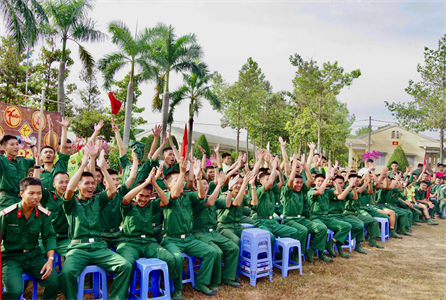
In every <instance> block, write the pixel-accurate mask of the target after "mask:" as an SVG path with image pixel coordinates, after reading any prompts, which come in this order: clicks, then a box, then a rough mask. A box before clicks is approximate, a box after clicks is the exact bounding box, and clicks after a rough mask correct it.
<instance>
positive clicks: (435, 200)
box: [429, 172, 441, 216]
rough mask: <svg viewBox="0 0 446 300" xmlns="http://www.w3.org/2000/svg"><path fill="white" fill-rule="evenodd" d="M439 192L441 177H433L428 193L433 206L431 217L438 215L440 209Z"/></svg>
mask: <svg viewBox="0 0 446 300" xmlns="http://www.w3.org/2000/svg"><path fill="white" fill-rule="evenodd" d="M434 176H436V175H435V172H434ZM440 190H441V177H438V178H437V177H435V181H434V184H433V185H431V189H430V191H429V194H430V195H429V200H430V201H431V202H432V204H434V209H433V211H434V212H433V216H435V214H436V213H439V211H440V207H439V197H440ZM431 210H432V209H431ZM431 214H432V213H431Z"/></svg>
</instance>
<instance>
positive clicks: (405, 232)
mask: <svg viewBox="0 0 446 300" xmlns="http://www.w3.org/2000/svg"><path fill="white" fill-rule="evenodd" d="M397 232H398V233H399V234H401V235H407V236H412V235H411V234H410V233H409V232H407V231H406V230H405V229H400V230H398V231H397Z"/></svg>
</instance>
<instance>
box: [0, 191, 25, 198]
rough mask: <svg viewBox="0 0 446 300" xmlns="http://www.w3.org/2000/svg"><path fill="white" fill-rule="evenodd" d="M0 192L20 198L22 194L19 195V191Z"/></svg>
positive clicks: (0, 192)
mask: <svg viewBox="0 0 446 300" xmlns="http://www.w3.org/2000/svg"><path fill="white" fill-rule="evenodd" d="M0 194H5V195H8V196H14V197H18V198H22V196H20V193H14V192H6V191H0Z"/></svg>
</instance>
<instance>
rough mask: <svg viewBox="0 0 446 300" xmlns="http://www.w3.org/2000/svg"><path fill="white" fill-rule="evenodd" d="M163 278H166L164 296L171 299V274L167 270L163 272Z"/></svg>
mask: <svg viewBox="0 0 446 300" xmlns="http://www.w3.org/2000/svg"><path fill="white" fill-rule="evenodd" d="M163 276H164V295H165V296H166V297H170V282H169V272H168V271H167V270H163Z"/></svg>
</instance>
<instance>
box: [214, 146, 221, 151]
mask: <svg viewBox="0 0 446 300" xmlns="http://www.w3.org/2000/svg"><path fill="white" fill-rule="evenodd" d="M214 152H215V153H219V152H220V144H217V146H215V147H214Z"/></svg>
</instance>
